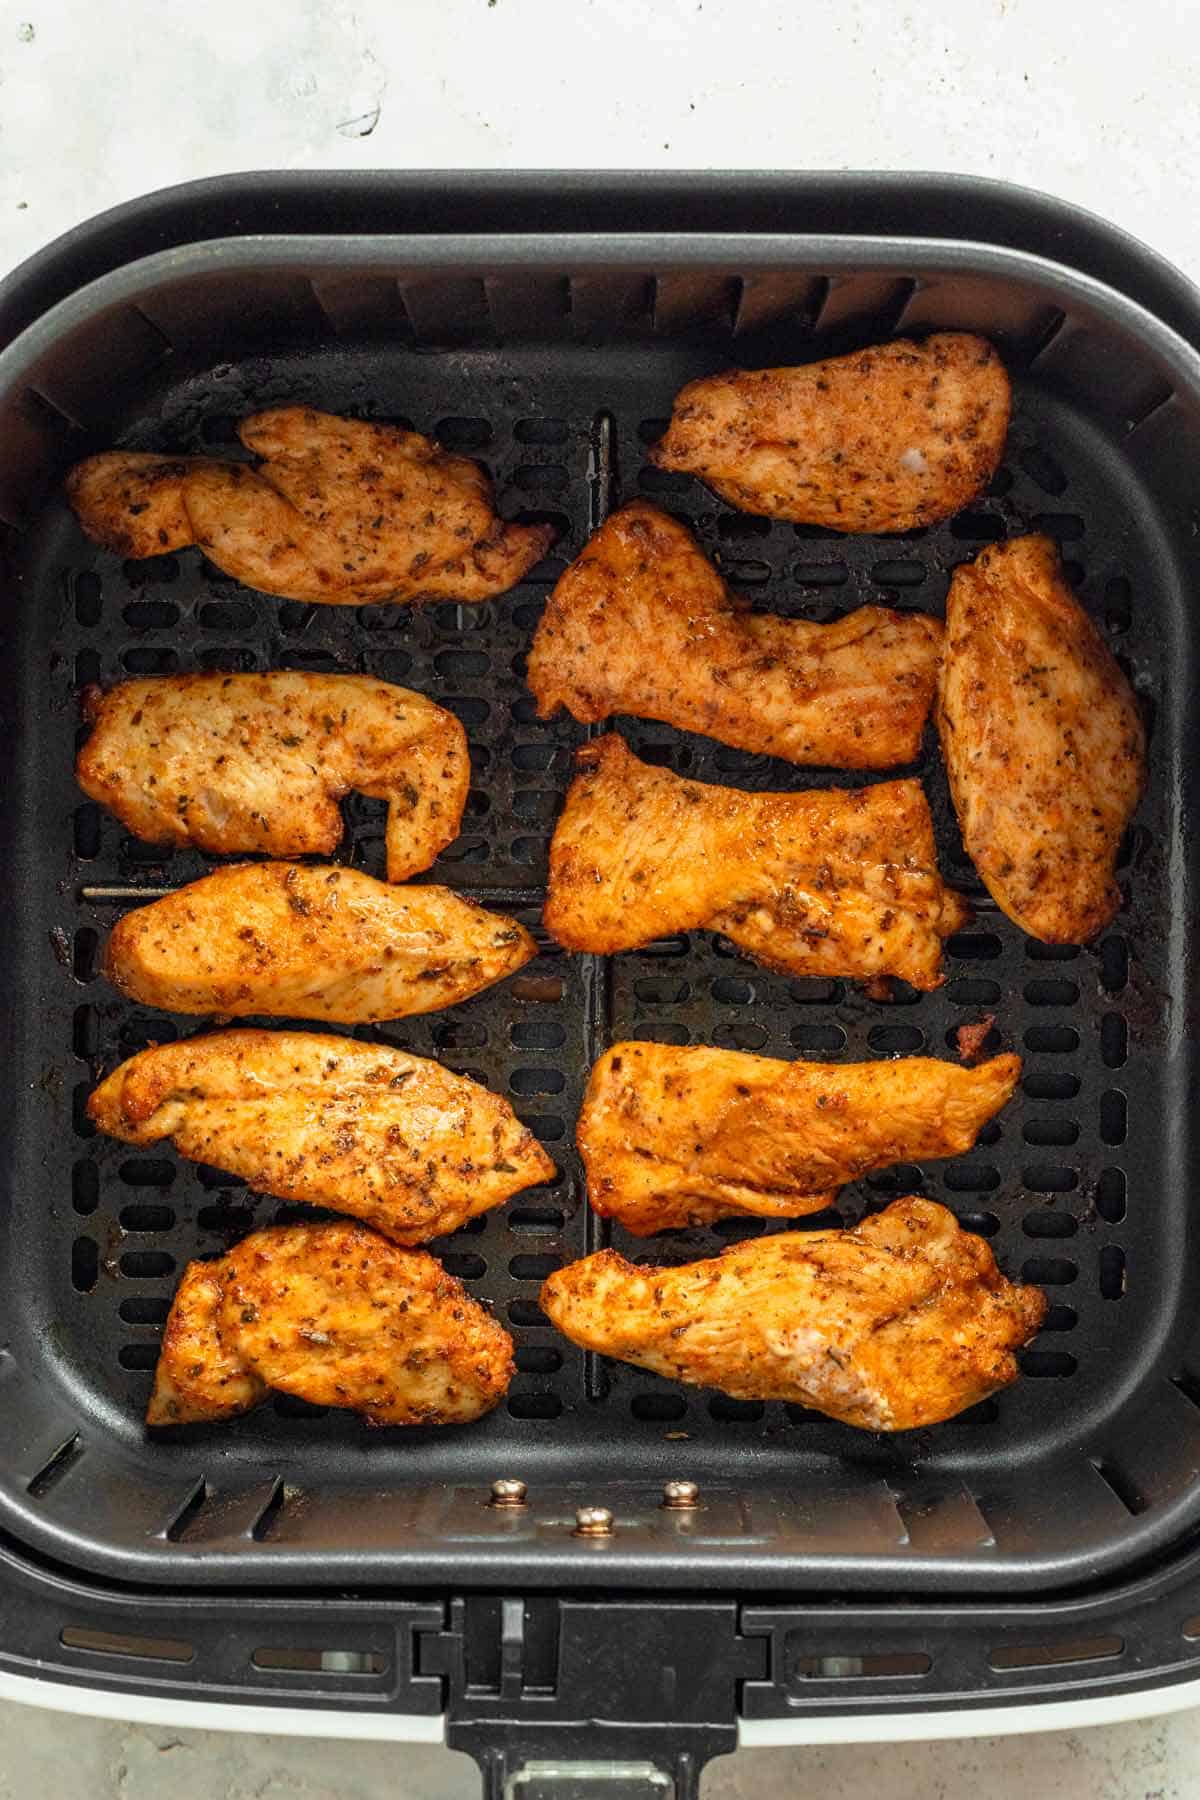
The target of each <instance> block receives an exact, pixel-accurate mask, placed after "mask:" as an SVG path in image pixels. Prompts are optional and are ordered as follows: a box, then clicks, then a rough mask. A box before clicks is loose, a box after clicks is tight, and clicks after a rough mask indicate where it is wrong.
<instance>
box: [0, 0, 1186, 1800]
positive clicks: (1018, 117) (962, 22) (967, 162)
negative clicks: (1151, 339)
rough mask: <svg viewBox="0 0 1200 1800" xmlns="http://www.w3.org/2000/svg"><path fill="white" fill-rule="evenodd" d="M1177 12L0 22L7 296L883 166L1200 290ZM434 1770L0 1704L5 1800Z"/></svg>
mask: <svg viewBox="0 0 1200 1800" xmlns="http://www.w3.org/2000/svg"><path fill="white" fill-rule="evenodd" d="M1198 94H1200V7H1198V6H1197V5H1196V4H1195V0H941V3H940V4H929V3H927V0H840V4H821V0H793V3H792V4H791V5H790V6H789V5H787V4H785V3H783V0H640V4H635V3H634V0H204V4H202V5H199V6H184V5H182V4H180V3H179V0H0V273H3V272H6V271H7V270H8V269H9V268H11V267H12V266H13V265H15V264H16V263H17V262H19V261H20V260H21V259H22V258H23V257H25V256H27V255H29V254H30V253H32V252H33V251H35V250H37V249H39V248H40V247H41V246H42V245H44V244H46V243H47V242H49V240H50V239H51V238H53V237H54V236H55V235H57V233H59V232H61V231H63V230H66V229H67V228H68V227H69V226H71V225H74V224H77V223H78V222H79V221H81V220H83V219H86V218H88V217H89V216H90V215H92V214H94V213H96V212H99V211H101V210H102V209H103V208H105V207H107V206H111V205H113V204H114V203H116V202H117V201H121V200H126V199H130V198H132V197H134V196H136V195H138V194H141V193H144V192H146V191H147V190H149V189H152V188H157V187H162V186H166V185H168V184H170V183H172V182H178V181H187V180H190V179H193V178H195V177H197V176H202V175H218V174H223V173H228V172H230V171H233V170H241V169H255V168H287V169H303V168H341V169H363V168H376V167H395V168H439V167H440V168H476V167H478V168H494V169H508V168H556V167H557V168H658V169H691V168H696V169H700V168H779V169H789V168H816V169H820V168H830V169H833V168H860V169H870V168H878V169H885V168H900V169H948V170H954V171H957V172H961V173H972V174H981V175H991V176H999V177H1004V178H1007V179H1008V180H1011V181H1016V182H1023V183H1026V184H1028V185H1030V186H1033V187H1038V188H1042V189H1045V190H1047V191H1049V192H1051V193H1054V194H1058V195H1061V196H1062V197H1064V198H1066V199H1069V200H1072V201H1075V202H1077V203H1078V204H1080V205H1083V206H1087V207H1090V208H1092V209H1093V210H1094V211H1095V212H1097V213H1101V214H1103V215H1105V216H1107V217H1108V218H1109V219H1112V220H1114V221H1115V222H1117V223H1118V224H1120V225H1123V226H1124V227H1125V228H1126V229H1127V230H1129V231H1132V232H1134V233H1135V234H1136V235H1138V236H1139V237H1141V238H1143V239H1145V240H1146V241H1147V242H1148V243H1150V244H1151V245H1153V247H1154V248H1155V249H1157V250H1159V251H1160V252H1162V253H1163V254H1164V255H1166V256H1167V257H1169V258H1171V259H1172V260H1173V261H1174V262H1176V263H1177V264H1178V265H1179V266H1180V267H1181V268H1182V269H1183V270H1184V271H1185V272H1186V273H1188V274H1189V275H1191V276H1192V278H1193V279H1195V280H1197V281H1200V104H1198ZM477 1791H478V1784H477V1782H476V1779H475V1775H474V1772H473V1770H472V1768H471V1767H470V1765H468V1764H467V1763H466V1762H465V1761H464V1760H463V1759H462V1758H458V1757H453V1756H451V1755H450V1754H449V1753H448V1752H446V1751H442V1750H437V1749H429V1748H424V1747H412V1746H398V1747H396V1748H391V1747H387V1746H382V1745H372V1744H356V1745H354V1746H353V1747H351V1746H348V1745H339V1744H337V1743H333V1742H321V1741H310V1740H289V1739H284V1738H274V1737H257V1736H245V1735H240V1734H224V1733H216V1732H194V1731H182V1730H181V1731H175V1730H167V1729H163V1728H160V1727H155V1728H151V1727H141V1726H132V1725H121V1724H113V1723H103V1722H99V1721H90V1720H86V1719H75V1718H62V1717H59V1716H58V1715H56V1714H54V1713H51V1712H44V1711H40V1710H32V1709H25V1708H22V1707H16V1706H11V1705H9V1706H2V1707H0V1800H16V1796H18V1795H19V1796H21V1800H26V1797H27V1796H28V1795H29V1794H30V1793H34V1794H46V1795H50V1796H53V1797H54V1800H77V1797H78V1800H83V1797H84V1796H87V1800H95V1797H97V1796H103V1795H114V1796H121V1797H122V1800H143V1796H144V1797H145V1800H151V1797H153V1800H161V1797H162V1796H164V1795H166V1796H169V1800H201V1797H203V1800H251V1797H254V1800H283V1797H284V1796H287V1797H288V1800H326V1797H328V1800H335V1797H336V1800H375V1797H376V1796H384V1795H389V1796H391V1795H398V1796H408V1795H411V1796H421V1797H422V1800H425V1797H428V1800H452V1797H454V1800H457V1797H458V1796H462V1797H463V1800H473V1796H474V1795H475V1794H476V1793H477ZM801 1791H803V1792H805V1793H808V1792H817V1793H819V1794H820V1796H821V1800H858V1797H860V1796H862V1797H864V1800H873V1796H875V1795H877V1794H878V1795H886V1796H887V1797H888V1800H943V1797H944V1800H956V1797H957V1796H960V1795H968V1796H972V1797H975V1796H977V1797H978V1800H992V1796H995V1797H997V1800H1008V1797H1009V1796H1012V1800H1028V1797H1029V1796H1030V1795H1032V1794H1050V1795H1053V1796H1054V1800H1176V1797H1178V1800H1184V1797H1185V1796H1186V1797H1188V1800H1191V1797H1193V1796H1196V1795H1200V1714H1196V1713H1183V1714H1179V1715H1176V1716H1174V1717H1171V1718H1169V1719H1164V1720H1161V1721H1155V1720H1150V1721H1146V1722H1144V1723H1138V1724H1124V1725H1112V1726H1103V1727H1099V1728H1096V1729H1093V1730H1090V1731H1087V1732H1083V1733H1065V1734H1043V1735H1038V1736H1027V1737H1012V1738H1005V1739H993V1740H980V1741H966V1742H962V1743H953V1742H951V1743H937V1744H906V1745H900V1746H896V1747H894V1748H891V1747H886V1746H885V1747H872V1746H867V1747H854V1746H847V1747H844V1748H829V1749H826V1748H822V1749H812V1750H755V1751H745V1752H742V1753H741V1754H739V1755H738V1756H736V1757H734V1758H730V1759H726V1760H724V1761H722V1762H719V1763H715V1764H713V1765H712V1766H711V1767H710V1770H709V1773H708V1775H707V1777H706V1780H705V1794H706V1800H743V1796H745V1797H747V1800H748V1797H749V1796H750V1795H751V1794H753V1795H754V1800H784V1796H790V1795H792V1794H795V1793H798V1792H801Z"/></svg>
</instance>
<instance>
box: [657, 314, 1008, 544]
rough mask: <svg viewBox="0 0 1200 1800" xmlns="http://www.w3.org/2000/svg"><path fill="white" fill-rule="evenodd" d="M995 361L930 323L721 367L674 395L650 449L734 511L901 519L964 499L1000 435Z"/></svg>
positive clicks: (941, 511) (1001, 392)
mask: <svg viewBox="0 0 1200 1800" xmlns="http://www.w3.org/2000/svg"><path fill="white" fill-rule="evenodd" d="M1009 406H1010V392H1009V383H1008V376H1007V375H1006V374H1005V372H1004V365H1003V364H1002V363H1001V361H1000V358H999V357H998V356H997V355H996V352H995V351H994V350H993V349H992V346H991V345H990V344H989V343H988V342H987V340H986V338H981V337H973V336H971V335H970V334H969V333H967V332H957V331H947V332H940V333H939V334H938V335H937V336H936V337H931V338H927V339H926V340H925V342H924V343H921V344H916V343H913V342H911V341H910V340H909V339H907V338H901V339H899V340H898V341H897V342H896V343H892V344H881V345H879V346H878V347H877V348H875V349H872V350H858V351H855V352H854V354H853V355H851V356H835V357H832V358H830V359H829V360H828V361H826V362H817V363H809V364H807V365H806V366H805V367H803V368H797V369H730V370H728V371H727V372H726V373H725V374H723V375H708V376H705V377H704V378H703V379H702V380H700V381H691V382H689V383H688V385H687V387H685V388H683V389H682V390H681V392H680V393H679V394H677V395H676V397H675V410H674V412H673V414H672V416H671V425H670V429H669V431H668V432H667V434H666V436H665V437H664V438H663V439H662V440H661V442H660V443H659V444H658V445H657V446H656V447H655V448H654V449H653V450H652V451H651V452H650V458H651V461H652V462H655V463H657V464H658V466H659V468H662V469H679V470H682V471H683V472H685V473H686V474H689V475H698V476H699V477H700V479H701V480H702V481H704V482H707V484H708V486H709V487H711V488H712V489H713V490H714V491H715V492H716V493H718V494H719V495H720V496H721V498H722V499H723V500H727V501H728V502H729V504H730V505H731V506H737V507H740V508H741V509H742V511H743V512H752V513H765V514H766V515H767V516H768V517H769V518H773V519H794V520H795V521H796V522H797V523H799V524H805V525H824V526H828V527H831V528H833V529H834V530H837V531H911V530H913V529H914V528H915V527H917V526H920V525H932V524H935V523H936V522H937V521H938V520H939V519H948V518H950V517H951V515H952V514H954V513H956V512H958V511H959V509H960V508H961V507H963V506H965V505H966V504H967V502H968V501H969V500H973V499H974V498H975V496H976V495H977V494H979V493H981V492H982V491H983V489H984V488H985V487H986V486H987V484H988V482H989V481H990V480H991V478H992V476H993V475H994V474H995V472H996V469H997V467H998V466H999V462H1000V458H1001V456H1002V455H1003V453H1004V440H1005V438H1006V436H1007V435H1008V415H1009Z"/></svg>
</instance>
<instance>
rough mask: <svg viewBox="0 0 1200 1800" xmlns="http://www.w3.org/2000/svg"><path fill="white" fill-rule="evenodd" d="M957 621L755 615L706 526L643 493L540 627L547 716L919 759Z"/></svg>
mask: <svg viewBox="0 0 1200 1800" xmlns="http://www.w3.org/2000/svg"><path fill="white" fill-rule="evenodd" d="M941 642H942V627H941V624H940V622H939V621H938V620H937V619H933V618H930V617H928V616H927V615H926V614H925V613H898V612H891V611H889V610H888V609H887V608H886V607H882V606H860V607H858V608H857V609H856V610H855V611H854V612H852V613H848V614H847V615H846V617H845V618H842V619H838V620H836V621H835V622H834V623H833V624H830V625H813V624H810V623H809V622H808V621H807V620H804V619H781V618H776V617H773V616H771V615H769V614H761V613H750V612H748V611H747V610H746V609H745V607H744V605H742V604H740V603H739V602H738V600H737V599H736V598H735V596H734V595H733V594H732V593H731V592H730V590H729V589H728V588H727V587H726V585H725V583H724V581H723V580H722V579H721V577H720V575H719V574H718V572H717V570H716V569H715V568H714V567H713V565H712V564H711V563H710V562H709V560H708V558H707V557H706V556H705V555H704V554H703V552H702V551H701V549H700V546H699V545H698V544H697V543H696V541H695V539H694V538H693V537H692V535H691V533H690V532H689V531H688V530H687V529H686V528H685V527H684V526H683V525H680V524H678V523H677V522H676V520H674V519H672V518H671V517H670V516H669V515H668V514H667V513H664V512H660V511H659V510H658V508H657V507H655V506H649V505H647V504H646V502H645V501H642V500H636V501H634V502H633V504H632V505H630V506H625V507H622V508H621V510H620V512H617V513H614V514H613V515H612V517H611V518H610V519H609V520H607V522H606V523H605V524H604V525H602V526H601V527H600V530H599V531H598V532H597V533H596V535H595V536H594V537H593V538H592V539H591V541H590V542H589V544H588V545H587V547H586V549H585V550H584V552H583V554H582V555H581V556H580V557H579V558H578V559H577V561H575V562H573V563H572V564H571V566H570V568H569V569H568V570H567V571H566V573H565V574H564V575H562V576H561V577H560V579H559V582H558V585H557V586H556V587H555V589H554V592H553V593H552V594H551V596H550V601H549V604H548V605H547V607H546V610H545V612H544V613H543V614H542V618H541V622H540V624H539V625H538V628H537V631H536V633H535V635H534V640H533V648H532V650H531V651H530V655H529V675H528V680H529V685H530V687H531V688H532V689H533V692H534V694H535V695H536V696H537V702H538V715H539V717H540V718H543V719H545V718H549V717H550V716H551V714H552V713H553V712H554V711H555V709H556V708H557V707H559V706H565V707H566V708H567V710H568V711H569V712H570V713H572V714H573V715H574V716H575V718H577V719H580V720H582V721H583V722H584V723H585V724H594V723H596V722H597V721H599V720H601V719H607V718H608V717H609V716H610V715H611V714H612V713H632V714H635V715H636V716H637V717H639V718H643V719H661V720H663V721H664V722H665V723H666V724H668V725H678V726H682V727H683V728H684V729H685V730H688V731H699V732H704V733H705V734H706V735H707V736H709V737H714V738H718V739H719V740H720V741H721V743H723V744H733V745H735V746H736V748H738V749H739V750H753V751H761V752H764V753H765V754H767V755H769V756H781V757H785V758H786V759H787V760H788V761H789V762H794V763H823V764H826V765H829V766H832V767H839V768H843V769H886V768H889V767H891V766H893V765H894V764H896V763H904V762H912V761H913V760H914V758H915V757H916V755H917V753H918V751H919V750H920V747H921V732H922V729H923V728H924V724H925V718H926V715H927V714H928V712H929V707H930V703H931V701H932V699H933V687H934V681H935V679H936V676H937V663H938V655H939V652H940V650H941Z"/></svg>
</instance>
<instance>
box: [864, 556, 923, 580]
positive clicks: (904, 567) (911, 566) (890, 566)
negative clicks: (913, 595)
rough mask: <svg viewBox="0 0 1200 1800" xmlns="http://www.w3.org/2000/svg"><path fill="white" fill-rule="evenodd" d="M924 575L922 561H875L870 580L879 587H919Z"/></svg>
mask: <svg viewBox="0 0 1200 1800" xmlns="http://www.w3.org/2000/svg"><path fill="white" fill-rule="evenodd" d="M925 575H926V569H925V564H924V563H919V562H911V561H907V560H904V559H900V560H896V561H891V562H877V563H875V564H873V566H872V568H871V580H872V581H873V582H875V583H876V584H877V585H878V586H879V587H920V585H921V583H922V582H923V581H924V579H925Z"/></svg>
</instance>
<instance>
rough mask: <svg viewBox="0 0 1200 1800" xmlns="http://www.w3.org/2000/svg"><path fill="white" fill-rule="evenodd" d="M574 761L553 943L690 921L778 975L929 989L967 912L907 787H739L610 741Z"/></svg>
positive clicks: (581, 946) (612, 944) (916, 795)
mask: <svg viewBox="0 0 1200 1800" xmlns="http://www.w3.org/2000/svg"><path fill="white" fill-rule="evenodd" d="M576 760H577V763H578V765H579V770H580V772H579V774H578V775H577V776H576V778H575V780H574V781H573V782H572V784H571V788H570V791H569V793H568V794H567V803H566V806H565V808H564V810H563V814H562V817H561V818H560V820H559V822H558V827H557V829H556V831H555V833H554V837H553V840H552V842H551V845H550V887H549V893H548V896H547V900H546V909H545V922H546V926H547V929H548V930H549V931H550V932H551V934H552V935H553V936H554V937H555V938H557V940H558V942H559V943H560V944H562V945H563V946H564V947H565V948H566V949H568V950H588V951H591V952H593V953H595V954H599V955H612V954H613V953H614V952H616V951H619V950H633V949H636V948H637V947H638V946H639V945H641V944H649V943H652V942H653V941H654V940H655V939H656V938H660V937H667V936H670V935H671V934H672V933H674V932H678V931H691V930H694V929H695V928H697V927H701V926H702V927H706V928H707V929H708V930H710V931H720V932H723V933H724V934H725V936H726V937H728V938H731V939H732V940H733V942H734V943H735V944H738V945H740V947H741V948H742V949H743V950H746V951H748V952H749V954H750V955H751V956H753V957H754V958H755V959H756V960H757V961H758V962H761V963H765V964H766V965H767V967H768V968H773V969H781V970H783V971H784V973H786V974H789V975H825V976H831V975H853V976H859V977H861V978H862V979H864V980H869V979H875V978H878V977H882V976H889V975H896V976H901V977H902V978H903V979H904V980H906V981H909V982H911V983H912V985H913V986H914V987H918V988H935V987H938V986H939V985H940V983H941V980H942V974H941V962H942V940H943V938H945V937H948V936H949V935H950V933H951V932H952V931H955V930H957V928H958V927H959V925H961V924H962V922H963V920H964V918H965V917H966V910H965V908H964V906H963V903H962V901H961V900H960V899H959V897H958V895H957V894H954V893H952V892H951V891H950V889H949V888H947V887H945V886H944V885H943V883H942V879H941V877H940V875H939V874H938V869H937V855H936V852H935V849H934V843H933V824H932V821H931V819H930V817H929V808H928V806H927V805H926V803H925V795H924V794H923V792H922V791H921V784H920V782H918V781H887V782H880V783H879V784H878V785H876V786H874V787H866V788H861V789H857V790H855V791H853V792H851V791H848V790H846V789H844V788H827V789H812V790H810V791H807V792H804V793H798V794H778V793H776V794H747V793H742V792H741V791H739V790H738V789H736V788H727V787H713V786H709V785H707V784H706V783H702V782H699V781H686V780H684V779H683V778H682V777H681V776H679V775H675V774H673V773H672V772H671V771H670V770H669V769H662V768H654V767H651V766H649V765H648V764H646V763H643V762H640V761H639V760H638V758H637V757H636V756H634V755H633V753H632V751H630V750H629V748H628V747H627V746H626V744H625V742H624V740H623V739H621V738H619V737H617V736H616V735H615V733H609V734H608V735H607V736H605V737H602V738H597V739H596V740H595V742H594V743H591V744H588V745H585V746H584V748H583V749H582V750H580V751H579V752H578V753H577V758H576Z"/></svg>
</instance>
